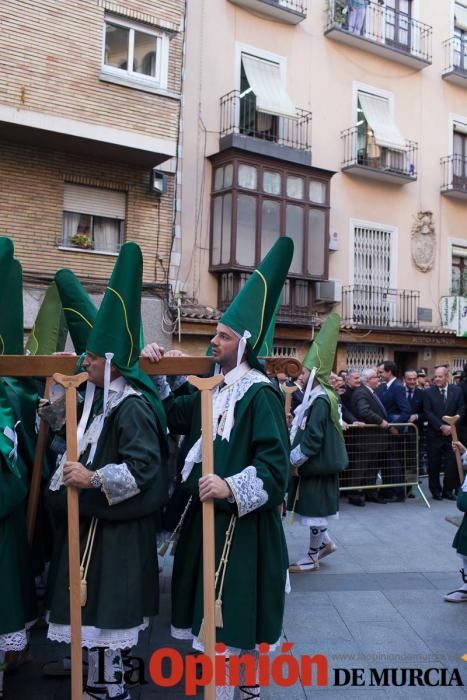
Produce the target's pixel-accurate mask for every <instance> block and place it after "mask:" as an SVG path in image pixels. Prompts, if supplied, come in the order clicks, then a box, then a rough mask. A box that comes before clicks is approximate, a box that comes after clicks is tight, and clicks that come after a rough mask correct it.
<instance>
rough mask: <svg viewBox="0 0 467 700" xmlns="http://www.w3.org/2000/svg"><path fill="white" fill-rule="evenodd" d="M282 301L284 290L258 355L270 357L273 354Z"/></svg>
mask: <svg viewBox="0 0 467 700" xmlns="http://www.w3.org/2000/svg"><path fill="white" fill-rule="evenodd" d="M281 301H282V292H281V294H280V295H279V297H278V299H277V304H276V308H275V311H274V313H273V315H272V319H271V323H270V324H269V327H268V330H267V331H266V335H265V336H264V340H263V344H262V345H261V347H260V349H259V353H258V357H270V356H271V355H272V350H273V347H274V332H275V330H276V319H277V314H278V313H279V307H280V305H281Z"/></svg>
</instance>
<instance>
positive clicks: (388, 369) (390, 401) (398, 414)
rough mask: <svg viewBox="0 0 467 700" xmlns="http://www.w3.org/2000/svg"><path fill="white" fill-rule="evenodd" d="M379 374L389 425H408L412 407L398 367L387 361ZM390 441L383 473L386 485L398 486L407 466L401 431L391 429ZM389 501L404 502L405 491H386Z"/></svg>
mask: <svg viewBox="0 0 467 700" xmlns="http://www.w3.org/2000/svg"><path fill="white" fill-rule="evenodd" d="M378 372H379V374H380V376H381V379H382V382H381V384H380V385H379V386H378V388H377V390H376V392H377V394H378V398H379V399H380V400H381V402H382V404H383V406H384V408H385V409H386V413H387V414H388V423H407V422H408V420H409V418H410V413H411V412H410V406H409V402H408V401H407V397H406V394H405V390H404V387H403V386H402V384H401V383H400V381H399V380H398V379H397V377H396V374H397V367H396V365H395V363H394V362H391V360H385V361H384V362H383V363H382V364H381V365H380V366H379V367H378ZM389 433H390V439H389V445H388V452H387V455H386V464H385V466H384V467H383V469H382V471H381V476H382V477H383V482H384V483H385V484H397V483H400V482H402V481H403V480H404V468H405V465H404V464H403V463H402V461H401V454H402V452H403V449H402V442H403V441H402V438H401V431H400V430H399V429H398V428H396V427H394V428H391V427H390V428H389ZM386 494H387V498H388V500H389V501H403V500H404V498H405V490H404V489H403V488H402V487H401V486H397V487H394V488H392V489H387V490H386Z"/></svg>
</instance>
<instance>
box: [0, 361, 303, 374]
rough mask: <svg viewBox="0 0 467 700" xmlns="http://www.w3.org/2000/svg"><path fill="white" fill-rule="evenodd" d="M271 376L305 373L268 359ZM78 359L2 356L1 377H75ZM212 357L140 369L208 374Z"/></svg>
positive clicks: (295, 366)
mask: <svg viewBox="0 0 467 700" xmlns="http://www.w3.org/2000/svg"><path fill="white" fill-rule="evenodd" d="M262 359H264V362H265V366H266V373H267V374H268V376H273V375H276V374H277V373H278V372H283V373H284V374H286V375H287V376H288V377H291V378H292V379H296V378H297V377H298V375H299V374H300V372H301V371H302V366H301V364H300V362H299V361H298V360H297V359H295V358H294V357H265V358H262ZM76 361H77V357H76V356H73V355H0V377H51V376H52V375H53V374H54V373H55V372H61V373H62V374H67V375H70V374H73V372H74V371H75V370H76ZM213 363H214V358H212V357H163V358H162V359H161V360H160V361H159V362H150V360H148V359H147V358H146V357H141V358H140V367H141V369H142V370H143V371H144V372H146V374H149V375H151V376H154V375H158V374H168V375H178V374H209V373H210V372H211V371H212V367H213Z"/></svg>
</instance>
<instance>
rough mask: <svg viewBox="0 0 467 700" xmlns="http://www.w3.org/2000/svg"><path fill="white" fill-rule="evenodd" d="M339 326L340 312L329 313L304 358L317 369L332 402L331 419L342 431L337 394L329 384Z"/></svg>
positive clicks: (320, 380)
mask: <svg viewBox="0 0 467 700" xmlns="http://www.w3.org/2000/svg"><path fill="white" fill-rule="evenodd" d="M339 326H340V316H339V314H335V313H332V314H329V316H328V317H327V319H326V321H325V322H324V323H323V325H322V326H321V329H320V331H319V333H318V335H317V336H316V338H315V339H314V341H313V343H312V345H311V347H310V349H309V350H308V352H307V354H306V356H305V359H304V360H303V366H304V367H306V368H307V369H309V370H313V369H316V373H315V379H317V380H318V381H319V383H320V384H321V386H322V387H323V389H324V391H325V392H326V394H327V396H328V398H329V401H330V403H331V420H332V422H333V423H334V425H335V426H336V428H337V429H338V430H339V432H342V428H341V425H340V421H339V411H338V399H337V395H336V392H335V391H334V389H333V388H332V387H331V385H330V384H329V375H330V374H331V371H332V366H333V364H334V357H335V355H336V348H337V340H338V337H339Z"/></svg>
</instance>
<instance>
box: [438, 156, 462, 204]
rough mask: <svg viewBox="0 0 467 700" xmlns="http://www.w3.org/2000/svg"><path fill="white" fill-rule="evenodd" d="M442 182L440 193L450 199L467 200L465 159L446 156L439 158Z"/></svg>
mask: <svg viewBox="0 0 467 700" xmlns="http://www.w3.org/2000/svg"><path fill="white" fill-rule="evenodd" d="M441 167H442V169H443V182H442V185H441V193H442V194H444V195H445V196H446V197H451V198H452V199H467V158H464V156H457V155H453V156H446V157H445V158H441Z"/></svg>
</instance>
